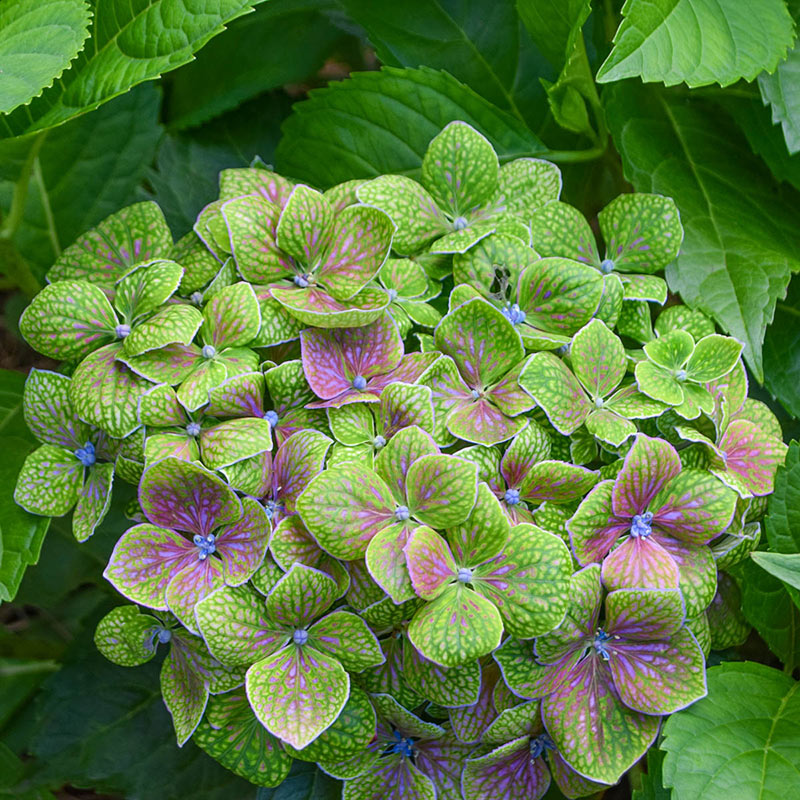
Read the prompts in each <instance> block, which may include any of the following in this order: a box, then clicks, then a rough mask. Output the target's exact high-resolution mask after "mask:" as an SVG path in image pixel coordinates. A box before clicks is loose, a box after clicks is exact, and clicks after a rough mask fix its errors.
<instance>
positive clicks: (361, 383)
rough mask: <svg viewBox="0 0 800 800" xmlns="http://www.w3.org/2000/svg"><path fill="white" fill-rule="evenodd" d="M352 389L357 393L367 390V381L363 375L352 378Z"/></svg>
mask: <svg viewBox="0 0 800 800" xmlns="http://www.w3.org/2000/svg"><path fill="white" fill-rule="evenodd" d="M353 388H354V389H355V390H356V391H358V392H363V391H364V389H366V388H367V379H366V378H365V377H364V376H363V375H356V376H355V378H353Z"/></svg>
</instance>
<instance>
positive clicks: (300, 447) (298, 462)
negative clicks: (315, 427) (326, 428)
mask: <svg viewBox="0 0 800 800" xmlns="http://www.w3.org/2000/svg"><path fill="white" fill-rule="evenodd" d="M331 444H333V442H332V440H331V439H330V438H328V437H327V436H325V434H322V433H320V432H319V431H307V430H306V431H299V432H298V433H295V434H292V435H291V436H290V437H289V438H288V439H286V440H285V441H284V443H283V444H282V445H281V446H280V447H279V448H278V452H277V453H276V454H275V462H274V468H273V478H272V482H273V486H274V487H275V489H274V498H273V500H274V501H275V502H277V503H281V504H282V505H283V507H284V508H285V510H286V511H287V512H288V513H290V514H291V513H292V512H293V511H294V509H295V504H296V502H297V498H298V497H299V496H300V493H301V492H302V491H303V490H304V489H305V488H306V486H308V484H309V482H310V481H311V479H312V478H313V477H314V476H315V475H318V474H319V473H320V472H322V465H323V464H324V463H325V456H326V454H327V452H328V450H329V449H330V446H331Z"/></svg>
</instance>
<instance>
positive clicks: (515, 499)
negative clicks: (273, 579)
mask: <svg viewBox="0 0 800 800" xmlns="http://www.w3.org/2000/svg"><path fill="white" fill-rule="evenodd" d="M503 500H505V501H506V505H509V506H515V505H517V503H519V489H506V493H505V495H504V496H503Z"/></svg>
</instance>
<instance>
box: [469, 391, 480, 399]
mask: <svg viewBox="0 0 800 800" xmlns="http://www.w3.org/2000/svg"><path fill="white" fill-rule="evenodd" d="M470 395H471V396H472V399H473V400H480V399H481V393H480V392H479V391H478V390H477V389H473V390H472V391H471V392H470Z"/></svg>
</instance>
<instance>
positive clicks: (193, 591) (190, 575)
mask: <svg viewBox="0 0 800 800" xmlns="http://www.w3.org/2000/svg"><path fill="white" fill-rule="evenodd" d="M199 552H200V551H199V550H198V549H197V548H195V553H196V555H195V558H194V560H192V561H190V562H189V563H188V564H187V565H186V566H185V567H184V568H183V569H182V570H181V571H180V572H178V573H176V574H175V575H173V577H172V580H171V581H170V582H169V585H168V586H167V592H166V597H167V606H168V607H169V610H170V611H171V612H172V613H173V614H174V615H175V616H176V617H177V618H178V619H179V620H180V621H181V622H182V623H183V625H185V626H186V627H187V628H188V629H189V630H190V631H193V632H195V633H197V632H199V629H198V627H197V622H196V621H195V618H194V607H195V606H196V605H197V604H198V603H199V602H200V601H201V600H202V599H203V598H205V597H208V595H209V594H211V592H213V591H214V590H215V589H219V588H220V587H222V586H224V585H225V580H224V578H223V576H222V562H221V561H220V560H219V559H218V558H215V557H214V556H208V557H207V558H204V559H203V560H202V561H201V560H200V558H199V556H198V554H199Z"/></svg>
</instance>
